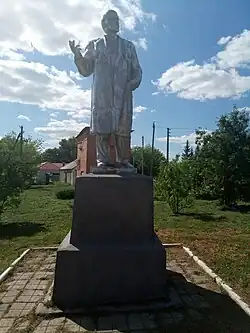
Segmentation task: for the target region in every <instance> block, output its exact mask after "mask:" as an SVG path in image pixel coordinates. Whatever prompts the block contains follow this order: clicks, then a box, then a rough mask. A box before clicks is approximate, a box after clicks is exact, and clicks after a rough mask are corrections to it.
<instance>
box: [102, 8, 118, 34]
mask: <svg viewBox="0 0 250 333" xmlns="http://www.w3.org/2000/svg"><path fill="white" fill-rule="evenodd" d="M102 28H103V30H104V32H105V33H106V34H117V33H118V32H119V29H120V24H119V16H118V14H117V12H116V11H115V10H109V11H107V13H106V14H104V15H103V18H102Z"/></svg>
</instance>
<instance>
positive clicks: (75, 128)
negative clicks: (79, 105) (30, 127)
mask: <svg viewBox="0 0 250 333" xmlns="http://www.w3.org/2000/svg"><path fill="white" fill-rule="evenodd" d="M85 126H89V125H88V123H84V122H77V121H76V120H74V119H70V120H62V121H59V120H56V119H51V121H50V122H49V123H48V124H47V126H43V127H36V128H35V129H34V131H35V132H36V133H38V134H40V135H46V136H47V137H48V138H49V139H48V140H47V141H48V142H49V144H50V145H51V144H54V145H55V144H56V143H58V141H59V140H61V139H63V138H69V137H72V136H75V135H77V134H78V133H79V132H80V131H81V130H82V129H83V128H84V127H85Z"/></svg>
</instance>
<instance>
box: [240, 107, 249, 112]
mask: <svg viewBox="0 0 250 333" xmlns="http://www.w3.org/2000/svg"><path fill="white" fill-rule="evenodd" d="M237 109H238V110H239V111H246V112H250V106H245V107H244V108H237Z"/></svg>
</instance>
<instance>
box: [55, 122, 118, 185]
mask: <svg viewBox="0 0 250 333" xmlns="http://www.w3.org/2000/svg"><path fill="white" fill-rule="evenodd" d="M75 139H76V154H77V159H76V160H75V161H73V162H71V163H69V164H67V165H65V166H64V167H62V168H61V169H60V180H61V181H62V182H66V183H70V184H72V185H74V180H75V177H76V176H80V175H82V174H84V173H90V172H91V167H93V166H96V138H95V135H93V134H91V133H90V127H88V126H87V127H84V129H83V130H82V131H81V132H80V133H79V134H78V135H77V136H76V138H75ZM109 151H110V156H111V159H112V160H113V161H114V162H115V148H114V144H113V142H112V138H111V139H110V145H109Z"/></svg>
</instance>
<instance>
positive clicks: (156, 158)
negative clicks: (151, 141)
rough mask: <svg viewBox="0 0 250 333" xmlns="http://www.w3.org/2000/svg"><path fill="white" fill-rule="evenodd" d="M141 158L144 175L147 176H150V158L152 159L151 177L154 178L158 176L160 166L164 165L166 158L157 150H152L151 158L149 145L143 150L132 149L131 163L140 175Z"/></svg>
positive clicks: (139, 148) (137, 147) (138, 148)
mask: <svg viewBox="0 0 250 333" xmlns="http://www.w3.org/2000/svg"><path fill="white" fill-rule="evenodd" d="M142 156H143V157H142ZM142 158H143V166H144V175H147V176H150V170H151V162H152V158H153V177H156V176H157V175H158V173H159V171H160V167H161V165H162V164H164V163H166V158H165V156H164V154H163V153H162V152H161V151H160V150H159V149H157V148H154V152H153V156H152V147H151V146H150V145H147V146H146V147H144V148H142V147H139V146H136V147H133V148H132V161H131V163H132V164H134V166H135V167H136V168H137V170H138V172H139V173H142Z"/></svg>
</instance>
